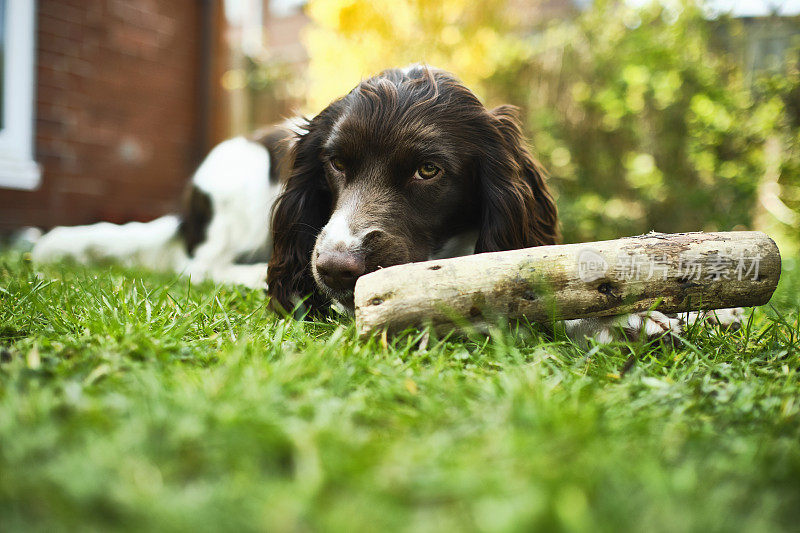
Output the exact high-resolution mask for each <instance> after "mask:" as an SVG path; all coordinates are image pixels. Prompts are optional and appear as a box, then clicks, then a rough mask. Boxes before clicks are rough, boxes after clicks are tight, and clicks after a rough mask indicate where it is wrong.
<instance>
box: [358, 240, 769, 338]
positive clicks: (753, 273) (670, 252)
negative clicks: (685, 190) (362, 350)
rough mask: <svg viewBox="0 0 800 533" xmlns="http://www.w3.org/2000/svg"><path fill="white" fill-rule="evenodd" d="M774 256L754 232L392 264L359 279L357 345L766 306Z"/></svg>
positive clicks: (513, 251) (553, 248)
mask: <svg viewBox="0 0 800 533" xmlns="http://www.w3.org/2000/svg"><path fill="white" fill-rule="evenodd" d="M780 272H781V257H780V252H779V251H778V247H777V246H776V245H775V242H774V241H773V240H772V239H770V238H769V237H768V236H767V235H765V234H764V233H761V232H757V231H735V232H718V233H679V234H664V233H649V234H647V235H640V236H636V237H627V238H623V239H617V240H613V241H602V242H591V243H581V244H567V245H558V246H540V247H537V248H526V249H522V250H511V251H506V252H492V253H485V254H477V255H471V256H466V257H458V258H454V259H444V260H436V261H426V262H422V263H411V264H406V265H398V266H393V267H389V268H385V269H382V270H378V271H376V272H373V273H371V274H368V275H366V276H362V277H361V278H359V280H358V282H357V283H356V288H355V305H356V309H355V313H356V327H357V329H358V332H359V334H360V335H361V336H368V335H370V334H372V333H373V332H375V331H378V330H382V329H387V330H388V331H389V332H390V333H396V332H399V331H402V330H403V329H405V328H407V327H409V326H423V325H428V324H429V325H432V326H434V327H435V328H436V329H438V330H440V331H441V330H443V329H444V330H446V329H449V328H451V327H452V326H453V324H454V323H457V322H459V321H463V320H464V319H466V320H467V321H469V322H473V323H486V322H487V321H493V320H496V319H497V318H499V317H505V318H507V319H509V320H513V319H519V318H523V317H525V318H527V319H529V320H531V321H549V320H552V319H554V318H558V319H570V318H587V317H595V316H609V315H619V314H624V313H628V312H633V311H646V310H648V309H658V310H659V311H662V312H665V313H671V312H683V311H698V310H705V309H721V308H726V307H750V306H755V305H763V304H765V303H767V302H768V301H769V299H770V297H771V296H772V293H773V292H774V291H775V287H776V286H777V285H778V279H779V278H780Z"/></svg>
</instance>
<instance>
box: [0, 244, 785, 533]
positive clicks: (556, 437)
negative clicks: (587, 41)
mask: <svg viewBox="0 0 800 533" xmlns="http://www.w3.org/2000/svg"><path fill="white" fill-rule="evenodd" d="M799 289H800V261H792V260H785V261H784V271H783V279H782V281H781V285H780V286H779V288H778V292H777V293H776V295H775V297H774V298H773V301H772V304H771V306H766V307H764V308H760V309H757V310H756V311H755V312H754V314H753V316H752V319H751V320H750V321H749V322H748V324H747V325H746V326H745V327H744V328H743V329H742V330H740V331H738V332H735V333H729V332H724V331H721V330H719V329H717V328H715V327H711V326H702V327H698V328H695V329H693V330H691V331H689V332H688V333H687V335H686V343H685V344H684V346H683V347H681V348H680V349H677V350H675V349H672V348H666V347H665V348H658V347H656V346H646V345H643V344H642V343H630V344H626V343H620V344H616V345H611V346H595V347H592V348H591V349H589V350H588V351H586V350H582V349H580V348H578V347H576V346H574V345H573V344H571V343H569V342H568V341H566V340H564V339H555V340H553V339H548V338H547V336H546V335H544V334H543V333H541V332H539V331H536V330H533V331H531V330H530V329H528V328H521V329H517V330H514V331H510V330H508V329H502V328H501V329H498V330H497V331H495V332H494V334H493V336H492V338H491V340H488V339H485V338H480V337H477V338H473V339H471V340H461V341H445V342H442V341H437V342H434V341H431V342H430V343H429V345H428V346H427V347H426V348H425V349H419V347H418V346H419V343H418V342H416V341H417V340H418V338H419V335H411V336H407V337H405V338H401V339H400V340H396V341H392V340H389V342H388V343H387V342H386V341H385V340H384V341H382V340H381V339H380V338H376V339H373V340H371V341H369V342H360V341H358V340H357V339H356V336H355V334H354V327H353V323H352V321H351V320H349V319H347V318H342V317H340V318H338V319H335V320H334V319H331V320H329V321H326V322H316V323H312V322H305V323H301V322H293V321H286V320H281V319H278V318H277V317H276V316H275V315H273V314H271V313H270V312H269V311H268V310H267V309H266V308H265V304H266V297H265V295H264V294H263V293H262V292H261V291H252V292H251V291H246V290H239V289H236V288H220V287H215V286H213V285H210V284H209V285H205V286H201V287H190V286H189V285H188V284H187V283H186V282H185V281H182V280H175V279H174V278H172V277H170V276H165V275H157V274H147V273H142V272H137V271H133V270H126V269H123V268H120V267H114V266H104V267H96V268H88V269H87V268H84V267H77V266H74V265H72V266H71V265H56V266H53V267H48V268H39V267H34V266H32V265H31V264H30V263H29V262H27V261H25V259H24V258H23V257H22V256H21V254H19V253H16V252H8V251H7V252H4V253H2V254H0V356H1V357H2V362H0V530H2V531H18V530H47V531H58V530H76V529H80V530H103V531H105V530H109V529H114V530H117V529H120V530H137V531H142V530H153V529H157V530H181V531H189V530H192V531H195V530H196V531H218V530H233V531H252V530H257V531H295V530H301V531H302V530H320V529H322V530H347V531H380V530H384V529H390V530H410V531H432V530H437V531H439V530H456V531H460V530H478V531H513V530H534V529H535V530H543V531H550V530H568V531H620V530H622V531H625V530H636V531H731V530H745V531H772V530H791V529H795V528H796V527H797V523H798V521H799V520H800V377H799V375H798V371H799V370H800V355H798V345H800V324H799V323H798V307H799V306H800V290H799Z"/></svg>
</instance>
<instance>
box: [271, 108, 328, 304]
mask: <svg viewBox="0 0 800 533" xmlns="http://www.w3.org/2000/svg"><path fill="white" fill-rule="evenodd" d="M323 120H324V117H323V116H322V114H320V115H318V116H317V118H315V119H313V120H312V121H311V122H310V123H309V124H308V125H307V131H306V132H305V133H303V134H302V135H300V136H299V137H298V139H297V142H296V143H295V144H294V146H293V147H292V153H291V154H290V156H289V157H290V162H291V167H290V169H289V173H288V177H287V180H286V185H285V187H284V191H283V193H281V195H280V196H279V197H278V198H277V200H276V201H275V204H274V206H273V209H272V223H271V226H270V231H271V233H272V256H271V257H270V261H269V266H268V269H267V292H268V294H269V295H270V297H271V300H270V305H271V306H272V308H273V309H276V310H278V311H283V312H288V311H292V309H293V308H294V307H295V306H296V305H297V304H298V302H300V301H301V300H302V299H304V298H306V297H307V298H306V299H305V302H304V307H305V309H307V310H309V311H321V310H322V309H324V308H326V307H327V306H328V304H329V303H330V301H329V300H328V299H327V298H326V297H325V296H323V295H322V294H321V293H320V292H319V289H318V287H317V285H316V283H315V281H314V277H313V275H312V273H311V253H312V251H313V250H314V243H315V241H316V238H317V235H318V234H319V232H320V231H321V230H322V228H323V226H325V224H326V223H327V221H328V219H329V218H330V214H331V193H330V189H329V188H328V186H327V183H326V181H325V171H324V169H323V166H322V161H321V160H320V149H321V147H322V142H323V134H322V131H321V129H322V125H321V124H322V122H323Z"/></svg>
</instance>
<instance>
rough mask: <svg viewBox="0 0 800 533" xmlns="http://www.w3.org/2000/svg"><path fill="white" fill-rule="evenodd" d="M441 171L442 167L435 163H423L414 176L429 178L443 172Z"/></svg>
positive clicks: (416, 177)
mask: <svg viewBox="0 0 800 533" xmlns="http://www.w3.org/2000/svg"><path fill="white" fill-rule="evenodd" d="M441 172H442V169H441V168H439V167H437V166H436V165H434V164H433V163H423V164H421V165H420V166H419V168H418V169H417V172H416V173H415V174H414V178H415V179H418V180H429V179H431V178H435V177H436V176H438V175H439V174H441Z"/></svg>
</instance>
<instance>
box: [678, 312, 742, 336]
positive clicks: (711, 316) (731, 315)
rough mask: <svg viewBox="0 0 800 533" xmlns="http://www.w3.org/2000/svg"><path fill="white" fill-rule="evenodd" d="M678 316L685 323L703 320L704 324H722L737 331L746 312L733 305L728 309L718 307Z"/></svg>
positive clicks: (723, 326)
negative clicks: (712, 309)
mask: <svg viewBox="0 0 800 533" xmlns="http://www.w3.org/2000/svg"><path fill="white" fill-rule="evenodd" d="M678 318H679V319H680V321H681V322H682V323H683V324H686V325H689V326H692V325H694V324H697V323H698V322H701V323H703V324H711V325H714V326H721V327H722V328H723V329H729V330H731V331H736V330H737V329H739V328H741V327H742V323H743V322H744V319H745V314H744V308H742V307H731V308H728V309H716V310H714V311H691V312H689V313H681V314H680V315H679V316H678Z"/></svg>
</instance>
